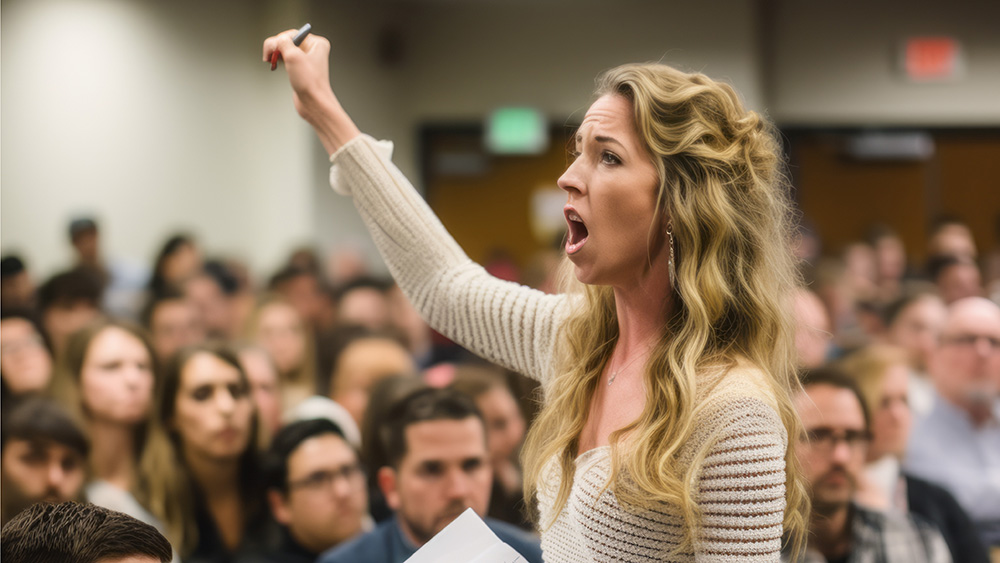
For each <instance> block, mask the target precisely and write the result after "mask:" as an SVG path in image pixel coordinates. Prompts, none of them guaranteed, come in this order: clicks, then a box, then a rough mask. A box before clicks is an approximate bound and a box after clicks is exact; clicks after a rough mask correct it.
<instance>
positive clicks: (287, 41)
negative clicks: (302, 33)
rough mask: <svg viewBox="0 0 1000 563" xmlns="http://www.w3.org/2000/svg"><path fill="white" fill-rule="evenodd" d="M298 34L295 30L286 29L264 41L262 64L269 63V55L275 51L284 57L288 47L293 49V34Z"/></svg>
mask: <svg viewBox="0 0 1000 563" xmlns="http://www.w3.org/2000/svg"><path fill="white" fill-rule="evenodd" d="M298 32H299V30H297V29H288V30H285V31H282V32H281V33H279V34H277V35H272V36H271V37H268V38H267V39H265V40H264V62H271V55H273V54H274V52H275V51H277V52H279V53H281V56H282V57H284V55H285V51H287V50H288V48H289V47H295V44H294V43H292V38H293V37H295V34H296V33H298ZM306 39H307V40H308V39H309V38H308V37H306ZM303 43H305V42H303Z"/></svg>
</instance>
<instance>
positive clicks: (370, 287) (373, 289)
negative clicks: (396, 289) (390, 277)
mask: <svg viewBox="0 0 1000 563" xmlns="http://www.w3.org/2000/svg"><path fill="white" fill-rule="evenodd" d="M389 287H390V284H389V283H388V282H385V281H382V280H378V279H375V278H369V277H362V278H354V279H352V280H350V281H348V282H347V283H345V284H344V285H342V286H340V287H339V288H337V292H336V304H337V320H338V322H339V323H340V324H342V325H358V326H363V327H365V328H367V329H369V330H385V329H386V328H387V327H388V326H389V325H390V322H391V320H392V317H391V315H392V305H391V303H390V302H389V295H388V291H389Z"/></svg>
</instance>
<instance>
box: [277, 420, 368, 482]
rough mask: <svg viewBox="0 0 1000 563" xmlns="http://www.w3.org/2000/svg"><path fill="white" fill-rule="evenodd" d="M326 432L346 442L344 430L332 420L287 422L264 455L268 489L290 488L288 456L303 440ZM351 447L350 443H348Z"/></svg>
mask: <svg viewBox="0 0 1000 563" xmlns="http://www.w3.org/2000/svg"><path fill="white" fill-rule="evenodd" d="M324 434H335V435H337V436H339V437H340V438H341V439H342V440H344V443H345V444H346V443H348V442H347V438H345V437H344V431H343V430H341V428H340V427H339V426H337V425H336V424H335V423H334V422H333V421H332V420H330V419H327V418H315V419H312V420H300V421H297V422H293V423H291V424H287V425H285V426H284V427H282V429H281V430H279V431H278V433H277V434H275V435H274V438H272V439H271V447H270V449H268V451H267V454H266V456H265V457H264V483H265V486H266V487H267V488H268V489H278V490H280V491H282V492H286V491H287V490H288V458H289V457H291V456H292V454H293V453H295V450H297V449H298V448H299V446H300V445H302V442H305V441H306V440H308V439H310V438H315V437H316V436H322V435H324ZM348 447H350V444H348Z"/></svg>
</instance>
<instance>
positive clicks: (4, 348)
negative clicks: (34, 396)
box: [0, 309, 52, 405]
mask: <svg viewBox="0 0 1000 563" xmlns="http://www.w3.org/2000/svg"><path fill="white" fill-rule="evenodd" d="M50 377H52V354H51V353H50V352H49V349H48V348H47V347H46V345H45V339H44V338H43V337H42V333H41V330H40V329H39V327H38V324H37V323H36V322H35V319H34V318H33V316H32V315H31V313H30V312H28V311H24V310H16V309H3V310H2V311H0V385H2V386H3V394H4V396H5V399H6V398H8V397H7V395H8V394H9V395H10V396H12V397H13V396H21V395H24V394H26V393H32V392H37V391H43V390H44V389H45V388H46V387H48V384H49V378H50ZM5 405H6V403H5Z"/></svg>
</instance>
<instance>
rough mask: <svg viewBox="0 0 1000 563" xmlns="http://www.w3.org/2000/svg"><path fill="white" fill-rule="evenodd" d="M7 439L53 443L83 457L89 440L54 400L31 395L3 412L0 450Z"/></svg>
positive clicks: (87, 449)
mask: <svg viewBox="0 0 1000 563" xmlns="http://www.w3.org/2000/svg"><path fill="white" fill-rule="evenodd" d="M8 440H25V441H28V442H54V443H56V444H60V445H63V446H66V447H67V448H69V449H71V450H73V451H75V452H77V453H79V454H80V457H82V458H84V459H86V457H87V454H88V453H89V452H90V443H89V441H88V440H87V435H86V434H84V433H83V430H81V429H80V427H79V426H77V424H76V423H75V422H74V421H73V419H72V418H70V415H69V414H68V413H66V411H64V410H63V409H62V407H60V406H59V405H58V404H57V403H56V402H55V401H53V400H51V399H45V398H41V397H31V398H28V399H25V400H24V401H23V402H21V403H19V404H17V405H16V406H14V407H13V408H12V409H11V410H10V413H4V417H3V424H2V425H0V449H2V448H3V446H6V445H7V441H8Z"/></svg>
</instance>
